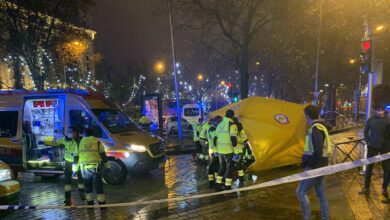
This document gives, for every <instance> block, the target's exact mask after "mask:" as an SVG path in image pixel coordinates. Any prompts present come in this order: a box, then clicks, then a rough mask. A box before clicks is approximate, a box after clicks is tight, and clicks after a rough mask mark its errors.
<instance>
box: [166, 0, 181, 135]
mask: <svg viewBox="0 0 390 220" xmlns="http://www.w3.org/2000/svg"><path fill="white" fill-rule="evenodd" d="M168 12H169V28H170V32H171V46H172V62H173V75H174V79H173V80H174V84H175V96H176V113H177V127H178V133H179V140H181V139H182V135H183V133H182V128H181V112H180V102H179V85H178V84H177V66H176V57H175V44H174V40H173V27H172V3H171V0H168Z"/></svg>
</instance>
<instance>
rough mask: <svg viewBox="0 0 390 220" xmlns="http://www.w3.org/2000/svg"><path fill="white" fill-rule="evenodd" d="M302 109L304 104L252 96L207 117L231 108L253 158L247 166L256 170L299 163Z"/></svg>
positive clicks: (304, 131) (301, 142)
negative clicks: (239, 123)
mask: <svg viewBox="0 0 390 220" xmlns="http://www.w3.org/2000/svg"><path fill="white" fill-rule="evenodd" d="M304 108H305V105H299V104H295V103H291V102H285V101H281V100H275V99H267V98H264V97H258V96H255V97H249V98H247V99H244V100H242V101H240V102H237V103H233V104H230V105H227V106H225V107H223V108H221V109H218V110H216V111H214V112H211V113H210V114H209V118H210V117H215V116H217V115H220V116H225V112H226V111H227V110H228V109H232V110H234V113H235V116H236V117H238V118H239V119H240V121H241V123H242V125H243V127H244V129H245V132H246V133H247V135H248V138H249V143H250V146H251V149H252V152H253V155H254V157H255V162H254V163H253V164H252V165H251V166H250V168H249V169H250V170H253V171H259V170H265V169H271V168H276V167H281V166H286V165H292V164H297V163H299V162H300V160H301V156H302V152H303V145H304V141H305V135H306V129H307V128H306V127H307V125H306V124H307V123H306V118H305V115H304V113H303V109H304Z"/></svg>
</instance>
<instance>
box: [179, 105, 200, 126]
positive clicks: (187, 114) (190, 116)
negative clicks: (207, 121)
mask: <svg viewBox="0 0 390 220" xmlns="http://www.w3.org/2000/svg"><path fill="white" fill-rule="evenodd" d="M181 117H182V118H184V119H185V120H187V121H188V122H189V123H191V124H194V123H196V122H198V120H199V118H201V117H202V111H201V109H200V107H199V105H197V104H185V105H184V106H183V111H182V113H181Z"/></svg>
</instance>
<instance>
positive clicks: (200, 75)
mask: <svg viewBox="0 0 390 220" xmlns="http://www.w3.org/2000/svg"><path fill="white" fill-rule="evenodd" d="M198 80H199V81H203V74H202V73H198Z"/></svg>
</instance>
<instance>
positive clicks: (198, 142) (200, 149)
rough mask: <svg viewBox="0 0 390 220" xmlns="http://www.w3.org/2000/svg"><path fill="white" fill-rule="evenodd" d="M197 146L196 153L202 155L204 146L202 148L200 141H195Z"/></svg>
mask: <svg viewBox="0 0 390 220" xmlns="http://www.w3.org/2000/svg"><path fill="white" fill-rule="evenodd" d="M195 145H196V153H199V154H201V153H202V149H203V146H202V144H201V143H200V141H195Z"/></svg>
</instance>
